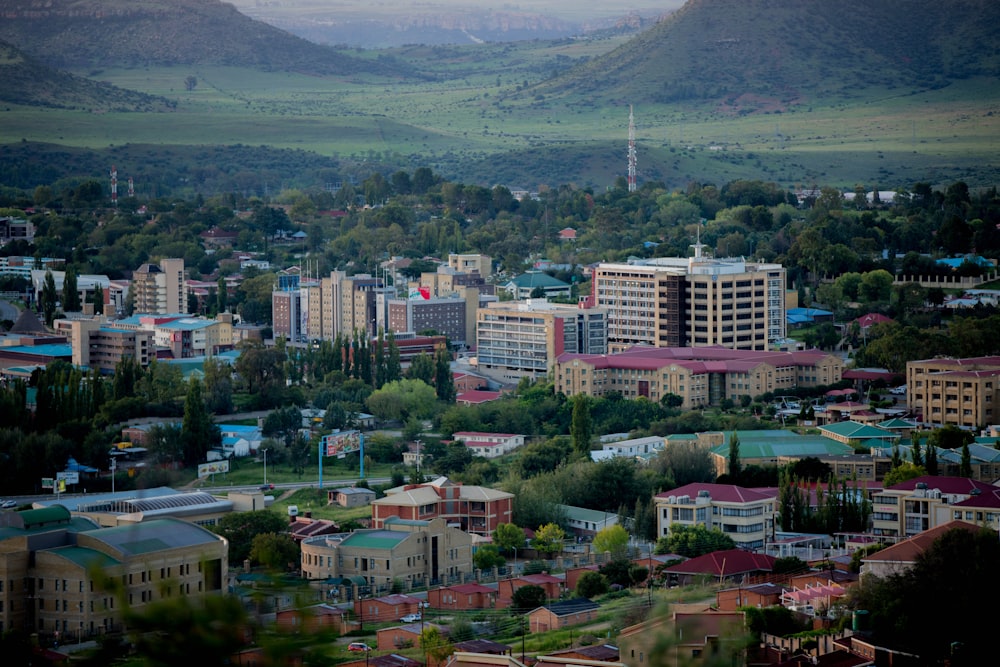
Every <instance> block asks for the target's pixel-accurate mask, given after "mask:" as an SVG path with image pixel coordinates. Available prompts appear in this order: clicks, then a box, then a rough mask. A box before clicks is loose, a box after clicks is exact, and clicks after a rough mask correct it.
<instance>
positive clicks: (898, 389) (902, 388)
mask: <svg viewBox="0 0 1000 667" xmlns="http://www.w3.org/2000/svg"><path fill="white" fill-rule="evenodd" d="M889 393H890V394H905V393H906V385H905V384H904V385H900V386H898V387H893V388H892V389H890V390H889Z"/></svg>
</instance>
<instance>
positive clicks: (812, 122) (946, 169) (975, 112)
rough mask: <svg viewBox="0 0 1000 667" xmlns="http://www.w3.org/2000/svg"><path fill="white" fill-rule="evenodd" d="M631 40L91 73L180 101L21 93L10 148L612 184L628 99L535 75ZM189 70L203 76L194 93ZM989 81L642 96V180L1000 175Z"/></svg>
mask: <svg viewBox="0 0 1000 667" xmlns="http://www.w3.org/2000/svg"><path fill="white" fill-rule="evenodd" d="M624 39H625V38H617V39H605V40H558V41H553V42H518V43H508V44H487V45H481V46H475V47H465V46H463V47H451V46H447V47H442V46H438V47H434V46H413V47H403V48H401V49H395V50H391V51H386V52H374V51H372V52H360V51H359V52H358V53H357V54H355V55H358V56H359V57H365V58H377V57H393V58H398V59H400V60H403V61H405V62H407V63H410V64H412V65H413V66H414V67H416V68H417V69H418V70H420V71H423V72H425V73H427V74H429V75H430V76H431V77H432V79H431V80H428V81H426V82H411V81H407V82H400V81H395V80H389V79H383V80H372V79H371V78H368V79H367V80H366V81H364V82H362V81H357V80H354V79H352V78H351V77H320V76H308V75H304V74H296V73H288V72H257V71H253V70H248V69H241V68H232V67H188V66H183V67H159V68H155V67H149V68H141V69H140V68H136V69H104V70H99V71H90V72H85V73H84V72H81V73H82V74H88V75H90V76H91V77H93V78H96V79H99V80H101V81H107V82H109V83H113V84H115V85H117V86H121V87H125V88H130V89H134V90H139V91H142V92H146V93H150V94H154V95H161V96H163V97H166V98H168V99H171V100H174V101H176V102H177V110H176V111H174V112H166V113H153V114H139V113H103V114H97V113H92V112H86V111H78V110H65V109H45V108H38V107H18V106H14V105H9V106H6V107H4V108H2V109H0V143H16V142H20V141H22V140H27V141H40V142H54V143H59V144H64V145H68V146H74V147H88V148H104V147H108V146H121V145H122V144H164V145H200V144H223V145H236V144H242V145H248V146H261V145H267V146H273V147H279V148H294V149H305V150H309V151H314V152H317V153H319V154H321V155H324V156H329V157H336V158H355V159H358V158H369V159H371V158H373V157H374V158H375V159H376V160H380V161H381V162H383V163H384V164H389V165H390V166H397V167H410V166H414V165H429V166H431V167H433V168H435V169H436V170H438V171H439V172H441V173H442V174H444V175H446V176H449V177H453V178H454V177H456V175H461V177H462V178H463V179H464V180H470V181H471V180H476V181H478V182H482V183H483V184H486V185H492V184H494V183H497V182H504V183H507V184H509V185H511V186H516V185H535V184H539V183H550V184H558V183H563V182H575V183H577V184H580V185H597V186H604V185H607V184H609V183H610V182H612V181H613V180H614V178H615V177H617V176H619V175H622V174H623V172H624V167H625V164H624V162H625V158H624V156H625V141H626V137H627V122H628V105H627V102H626V101H623V102H622V103H621V104H620V105H618V106H615V107H607V106H603V107H602V106H600V105H598V104H596V103H594V102H592V101H591V100H589V99H588V98H587V97H585V96H565V95H563V96H560V97H559V98H555V97H553V98H546V97H545V96H544V95H542V94H538V93H536V92H534V91H533V86H534V85H535V84H536V83H538V82H540V81H542V80H544V79H545V78H547V77H548V76H551V75H552V74H554V73H556V72H558V71H561V70H564V69H567V68H569V67H571V66H572V65H573V64H575V63H578V62H580V61H581V60H585V59H588V58H592V57H594V56H597V55H600V54H601V53H604V52H606V51H609V50H611V49H613V48H615V47H616V46H618V45H619V44H620V43H621V42H622V41H623V40H624ZM188 76H195V77H197V80H198V84H197V86H196V87H195V89H194V90H191V91H188V90H185V87H184V80H185V78H186V77H188ZM989 83H990V82H984V81H980V80H977V79H974V78H970V79H967V80H963V81H959V82H956V83H954V84H952V85H950V86H948V87H945V88H940V89H936V90H928V91H923V92H919V93H911V92H905V93H904V92H900V93H899V94H890V93H887V92H881V93H874V92H866V93H863V94H862V93H859V94H857V95H855V97H854V99H850V100H846V101H845V100H843V99H837V100H831V101H826V102H824V101H822V100H815V101H814V102H813V103H812V104H791V105H788V106H786V107H784V108H780V109H779V108H771V107H769V106H768V103H767V102H765V101H761V102H759V104H757V103H755V102H754V101H753V100H746V99H741V100H740V101H739V103H738V104H734V105H733V106H731V107H726V106H711V107H710V106H706V105H692V104H669V105H668V104H659V105H644V106H642V107H640V108H637V109H636V125H637V149H638V157H639V175H640V181H645V180H662V181H663V182H665V183H666V184H667V185H668V186H670V187H681V186H683V185H685V184H686V183H688V182H690V181H692V180H702V181H709V182H717V183H721V182H725V181H727V180H731V179H733V178H761V179H766V180H773V181H775V182H778V183H780V184H782V185H785V186H789V187H792V186H795V185H813V184H820V185H833V186H840V187H848V188H851V187H854V185H855V184H857V183H864V184H865V185H866V186H867V187H871V186H872V185H876V184H877V185H878V186H879V187H882V188H890V189H891V188H894V187H899V186H903V185H909V184H912V183H913V182H917V181H928V182H931V183H934V184H941V183H950V182H953V181H955V180H959V179H962V180H965V181H966V182H968V183H969V184H970V185H972V186H982V185H991V184H993V183H995V182H996V180H997V177H998V165H997V161H996V158H995V156H996V154H997V151H998V149H1000V101H998V100H989V99H984V98H983V90H984V89H985V88H986V85H987V84H989ZM755 104H756V106H755Z"/></svg>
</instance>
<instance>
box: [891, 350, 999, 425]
mask: <svg viewBox="0 0 1000 667" xmlns="http://www.w3.org/2000/svg"><path fill="white" fill-rule="evenodd" d="M906 387H907V399H908V402H909V407H910V410H911V411H912V412H915V413H916V414H917V415H918V417H917V420H918V421H921V422H924V423H926V424H931V425H933V426H944V425H945V424H952V425H954V426H958V427H959V428H967V429H975V428H980V427H983V426H986V425H988V424H993V423H996V421H997V416H998V415H1000V412H998V411H997V407H996V406H997V404H998V403H1000V357H973V358H969V359H952V358H949V357H940V358H936V359H923V360H921V361H909V362H907V364H906Z"/></svg>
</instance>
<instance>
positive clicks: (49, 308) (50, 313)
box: [38, 271, 59, 326]
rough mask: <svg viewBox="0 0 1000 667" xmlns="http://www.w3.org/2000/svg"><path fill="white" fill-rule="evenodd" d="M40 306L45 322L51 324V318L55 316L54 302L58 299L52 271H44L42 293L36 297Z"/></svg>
mask: <svg viewBox="0 0 1000 667" xmlns="http://www.w3.org/2000/svg"><path fill="white" fill-rule="evenodd" d="M38 301H39V305H40V306H41V307H42V316H43V317H44V318H45V324H46V325H48V326H52V320H53V319H55V316H56V303H57V302H58V301H59V292H58V290H56V279H55V276H53V275H52V271H46V272H45V281H44V282H43V283H42V293H41V295H40V296H39V298H38Z"/></svg>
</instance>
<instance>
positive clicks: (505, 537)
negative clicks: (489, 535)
mask: <svg viewBox="0 0 1000 667" xmlns="http://www.w3.org/2000/svg"><path fill="white" fill-rule="evenodd" d="M524 541H525V537H524V529H523V528H521V527H519V526H515V525H514V524H512V523H501V524H498V525H497V527H496V528H494V529H493V544H495V545H497V546H498V547H499V548H501V549H503V551H504V553H511V552H512V551H513V550H515V549H523V548H524Z"/></svg>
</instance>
